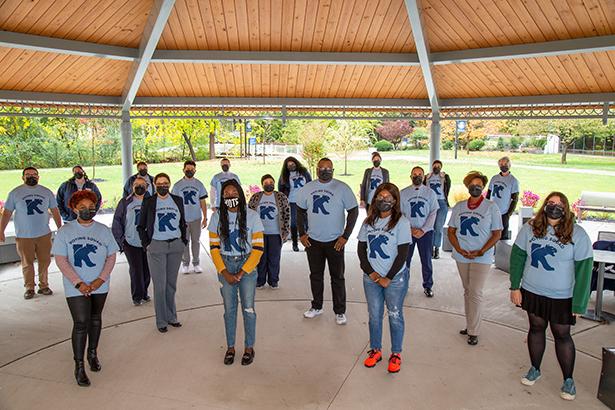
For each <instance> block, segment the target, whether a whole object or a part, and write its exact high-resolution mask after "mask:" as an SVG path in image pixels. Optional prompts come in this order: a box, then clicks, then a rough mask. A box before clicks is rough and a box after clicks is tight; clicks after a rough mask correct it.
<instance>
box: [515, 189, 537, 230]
mask: <svg viewBox="0 0 615 410" xmlns="http://www.w3.org/2000/svg"><path fill="white" fill-rule="evenodd" d="M539 200H540V195H538V194H535V193H533V192H532V191H523V195H522V196H521V208H519V229H521V227H522V226H523V224H524V223H526V222H527V221H529V220H530V219H532V217H533V216H534V208H535V207H536V204H537V203H538V201H539Z"/></svg>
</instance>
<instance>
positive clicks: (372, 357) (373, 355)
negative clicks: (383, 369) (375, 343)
mask: <svg viewBox="0 0 615 410" xmlns="http://www.w3.org/2000/svg"><path fill="white" fill-rule="evenodd" d="M381 360H382V352H381V351H380V350H374V349H372V350H370V351H368V352H367V359H365V361H364V362H363V364H364V365H365V367H370V368H371V367H374V366H376V364H377V363H378V362H379V361H381Z"/></svg>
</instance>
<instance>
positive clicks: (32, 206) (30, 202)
mask: <svg viewBox="0 0 615 410" xmlns="http://www.w3.org/2000/svg"><path fill="white" fill-rule="evenodd" d="M41 205H43V200H42V199H26V208H27V209H28V215H34V212H36V213H37V214H42V213H43V211H41V210H40V209H39V208H38V207H39V206H41Z"/></svg>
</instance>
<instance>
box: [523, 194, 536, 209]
mask: <svg viewBox="0 0 615 410" xmlns="http://www.w3.org/2000/svg"><path fill="white" fill-rule="evenodd" d="M539 200H540V196H539V195H538V194H535V193H533V192H532V191H523V196H522V197H521V204H522V205H523V206H529V207H531V208H534V207H535V206H536V204H537V203H538V201H539Z"/></svg>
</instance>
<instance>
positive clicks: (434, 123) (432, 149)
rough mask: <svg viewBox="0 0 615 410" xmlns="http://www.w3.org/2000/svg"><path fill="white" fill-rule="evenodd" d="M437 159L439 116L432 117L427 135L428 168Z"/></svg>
mask: <svg viewBox="0 0 615 410" xmlns="http://www.w3.org/2000/svg"><path fill="white" fill-rule="evenodd" d="M437 159H440V116H439V115H438V116H435V115H434V117H433V119H432V120H431V132H430V134H429V166H430V167H431V164H433V162H434V161H435V160H437Z"/></svg>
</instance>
